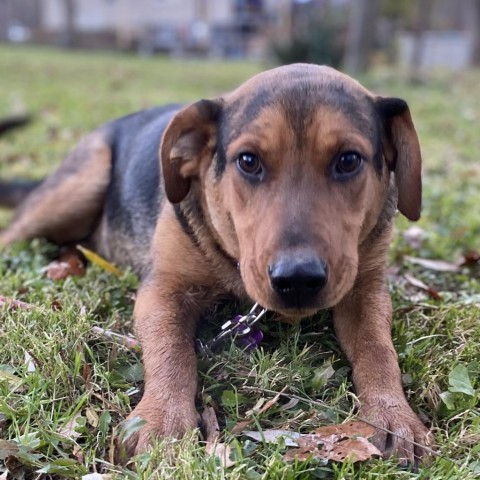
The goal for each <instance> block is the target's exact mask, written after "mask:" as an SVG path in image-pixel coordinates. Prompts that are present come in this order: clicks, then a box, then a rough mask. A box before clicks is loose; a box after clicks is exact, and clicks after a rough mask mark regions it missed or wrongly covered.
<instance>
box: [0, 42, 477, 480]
mask: <svg viewBox="0 0 480 480" xmlns="http://www.w3.org/2000/svg"><path fill="white" fill-rule="evenodd" d="M261 68H262V66H259V65H254V64H248V63H241V62H236V63H219V62H210V61H208V62H207V61H170V60H166V59H162V58H153V59H143V58H136V57H130V56H125V55H116V54H86V53H79V52H69V53H66V52H60V51H53V50H43V49H38V50H37V49H24V48H18V49H17V48H15V49H13V48H6V47H2V48H0V71H1V75H0V86H1V90H0V91H1V95H0V116H4V115H7V114H9V113H12V112H15V111H17V112H18V111H21V110H26V111H28V112H32V113H33V114H34V115H35V119H34V121H33V122H32V124H31V125H30V126H28V127H27V128H25V129H23V130H20V131H18V132H16V133H14V134H11V135H9V136H8V137H3V138H2V139H1V140H0V177H12V176H17V177H27V178H41V177H42V176H44V175H46V174H47V173H48V172H50V171H51V170H52V169H53V168H54V167H55V166H56V165H57V164H58V163H59V162H60V160H61V158H62V155H64V154H65V153H66V152H67V151H68V150H69V149H70V148H71V147H72V146H73V145H74V143H75V141H76V140H77V139H79V138H80V136H81V135H82V134H83V133H85V132H88V131H89V130H90V129H92V128H93V127H95V126H96V125H98V124H100V123H102V122H104V121H106V120H109V119H111V118H114V117H116V116H119V115H123V114H126V113H130V112H132V111H135V110H139V109H142V108H145V107H148V106H152V105H157V104H162V103H167V102H173V101H181V102H189V101H193V100H197V99H199V98H202V97H203V98H209V97H213V96H216V95H218V94H220V93H222V92H224V91H226V90H228V89H230V88H232V87H234V86H236V85H238V84H239V83H241V82H242V81H243V80H245V79H246V78H248V77H249V76H251V75H252V74H253V73H255V72H257V71H259V70H260V69H261ZM362 81H363V83H365V84H366V85H367V86H368V87H370V88H371V89H372V90H374V91H376V92H379V93H383V94H389V95H395V96H400V97H402V98H405V99H406V100H407V101H408V102H409V104H410V106H411V110H412V115H413V118H414V121H415V124H416V127H417V130H418V133H419V136H420V140H421V144H422V150H423V156H424V206H423V215H422V219H421V220H420V221H419V222H418V224H417V226H418V227H419V228H420V230H418V231H417V232H416V233H415V232H413V234H412V231H411V230H409V229H410V227H411V226H412V225H411V224H409V223H408V222H407V221H406V220H405V219H403V218H400V217H399V218H398V219H397V228H396V233H395V239H394V242H393V245H392V248H391V255H390V262H391V267H390V269H389V271H390V283H389V286H390V290H391V293H392V297H393V300H394V309H395V316H394V328H393V336H394V342H395V346H396V348H397V352H398V354H399V358H400V365H401V368H402V371H403V373H404V377H403V381H404V386H405V390H406V392H407V395H408V398H409V401H410V403H411V405H412V406H413V407H414V409H415V410H416V411H417V412H419V413H420V415H422V416H423V417H424V418H425V419H426V420H428V422H429V424H431V426H432V430H433V432H434V435H435V438H436V443H437V447H438V452H439V455H438V456H437V457H436V458H434V459H433V460H432V462H431V464H430V465H428V466H425V467H423V468H421V469H420V471H419V472H418V473H415V472H412V471H411V470H405V469H400V468H399V467H398V466H397V464H396V462H395V461H394V460H391V459H390V460H380V459H376V460H371V461H369V462H366V463H363V464H353V463H349V462H347V463H343V464H342V463H328V464H322V463H321V462H319V461H318V460H314V459H310V460H306V461H303V462H300V461H296V462H294V463H291V462H286V461H285V460H284V459H283V455H284V453H285V451H286V447H285V445H283V444H281V443H280V444H279V445H269V444H267V443H265V442H260V443H254V442H252V441H250V440H248V439H246V437H244V436H242V435H241V434H233V433H232V432H231V430H232V427H233V426H234V425H235V424H236V423H238V422H239V421H241V420H244V419H245V418H246V417H248V418H253V420H254V421H253V423H252V424H251V425H250V427H249V428H250V429H251V430H268V429H272V428H290V429H293V430H296V431H301V432H309V431H312V430H313V429H314V428H316V427H317V426H319V425H323V424H329V423H338V422H341V421H343V420H345V419H347V418H350V417H352V418H353V416H354V407H355V404H356V399H355V395H354V391H353V388H352V383H351V378H350V369H349V366H348V363H347V362H346V360H345V358H344V356H343V354H342V352H341V351H340V349H339V347H338V344H337V343H336V341H335V338H334V334H333V331H332V328H331V321H330V318H329V315H328V314H322V315H319V316H318V317H317V318H315V319H311V320H307V321H305V322H302V323H301V324H300V325H293V326H292V325H286V324H281V323H268V324H265V326H264V333H265V337H266V340H265V342H264V343H263V346H262V348H260V349H258V350H256V351H254V352H252V353H245V352H243V351H242V350H240V349H239V348H237V347H235V345H232V344H231V342H227V343H226V344H225V345H224V346H223V347H222V349H220V351H219V352H218V353H217V354H216V356H215V357H214V358H213V359H208V360H205V359H203V360H201V361H200V365H199V367H200V384H201V391H200V393H199V404H200V405H201V409H202V408H204V407H205V406H210V407H214V408H215V410H216V412H217V417H218V420H219V423H220V425H221V427H222V428H223V429H224V432H223V437H222V441H224V442H226V443H228V444H229V445H230V447H231V450H232V458H233V460H234V462H233V465H232V466H229V467H228V468H224V467H222V466H220V464H219V462H218V459H216V458H215V457H212V456H209V455H208V454H207V453H206V451H205V447H204V445H203V444H202V443H200V444H199V443H198V442H195V441H193V440H192V439H191V438H187V439H184V440H183V441H182V442H176V443H173V444H168V445H165V444H162V443H160V444H158V445H156V447H155V449H154V451H153V452H152V453H151V454H145V455H143V456H140V457H139V458H137V459H134V460H133V461H132V463H131V465H130V469H128V470H125V469H123V468H122V467H119V466H114V465H113V463H112V460H113V458H112V455H113V447H112V445H113V441H112V439H113V438H114V437H115V436H116V435H117V433H118V432H117V430H116V426H117V425H118V424H119V422H120V421H121V420H122V419H124V418H125V417H126V416H127V415H128V413H129V412H130V411H131V409H132V407H133V406H134V405H135V404H136V402H138V400H139V392H140V391H141V388H142V373H143V372H142V368H141V355H140V353H139V352H138V351H137V350H135V349H131V348H127V347H126V346H124V345H122V343H121V342H120V341H119V340H118V339H116V338H111V337H108V336H105V335H101V334H99V333H98V332H96V331H94V330H93V329H92V327H94V326H100V327H102V328H105V329H109V330H112V331H114V332H118V333H121V334H127V333H128V332H131V329H132V321H131V314H132V306H133V297H134V292H135V287H136V285H137V280H136V278H135V277H134V275H132V274H131V273H129V272H124V273H123V275H122V276H121V277H116V276H115V275H112V274H110V273H109V272H107V271H105V270H103V269H102V268H100V267H99V266H97V265H91V266H89V268H88V269H87V272H86V274H85V276H84V277H69V278H67V279H66V280H63V281H57V282H54V281H51V280H48V279H47V278H46V276H45V268H44V267H45V266H46V265H48V263H49V261H50V260H51V258H52V256H53V255H54V254H55V249H54V248H53V247H51V246H50V245H48V244H46V243H44V242H41V241H33V242H31V243H29V244H19V245H15V246H13V247H11V248H9V249H6V250H3V251H0V296H4V297H13V298H15V299H17V300H21V301H23V302H26V303H28V304H29V305H31V308H30V309H28V310H26V309H11V308H10V309H7V308H6V307H3V308H2V307H0V318H1V321H0V478H1V479H3V478H5V477H4V476H3V475H2V471H4V470H5V462H6V464H7V465H8V469H9V470H10V472H11V473H12V478H39V477H38V476H39V475H40V478H69V477H71V478H80V477H81V476H82V475H86V474H87V473H94V472H98V473H101V474H105V475H112V476H117V478H132V479H133V478H175V479H177V478H178V479H187V478H188V479H190V480H194V479H199V480H200V479H202V480H204V479H221V478H228V479H310V478H362V479H370V478H371V479H373V478H375V479H376V478H392V479H397V478H398V479H406V478H421V479H427V478H428V479H431V480H433V479H438V480H440V479H442V480H443V479H467V478H475V477H476V476H480V461H479V460H478V458H479V456H480V412H479V399H480V363H479V352H480V349H479V344H480V321H479V318H480V309H479V306H480V280H479V274H480V263H479V261H478V258H479V257H480V254H479V253H478V251H479V250H480V206H479V203H480V162H479V161H478V148H479V143H478V138H479V137H478V125H479V124H480V71H479V72H465V73H461V74H456V75H450V74H444V75H441V74H437V75H434V76H432V77H431V78H429V79H428V80H427V81H426V82H425V83H424V84H422V85H417V86H409V85H407V84H406V83H405V82H404V81H403V77H402V75H401V74H398V72H390V71H388V70H378V71H376V72H375V74H371V75H369V76H367V77H365V78H363V79H362ZM9 215H10V213H9V212H7V211H0V227H2V226H5V224H6V222H7V221H8V218H9ZM412 258H413V260H412ZM418 259H432V260H436V261H438V260H443V261H445V262H447V267H450V269H451V270H453V269H455V271H441V270H439V268H440V267H442V266H444V267H445V265H442V264H440V263H438V262H436V263H434V264H433V265H425V264H423V263H422V262H421V260H420V263H419V260H418ZM432 266H433V267H434V268H433V269H432V268H430V267H432ZM427 267H429V268H427ZM422 282H423V284H422ZM238 308H239V309H240V312H241V311H243V310H244V309H245V308H248V306H242V307H238ZM213 317H214V321H213V322H210V325H209V326H206V327H205V328H204V329H202V337H203V338H205V339H208V338H211V337H212V336H214V335H215V334H216V333H218V325H221V324H222V323H223V321H225V320H226V319H228V314H226V313H225V311H219V312H217V313H216V314H212V318H213ZM280 391H283V392H284V394H285V396H282V397H281V398H280V399H279V400H278V401H277V402H275V403H273V402H272V405H271V406H270V408H264V409H263V410H264V411H263V412H262V411H261V410H262V408H261V407H262V406H264V407H265V404H266V402H268V401H269V400H272V399H274V397H275V392H280ZM2 439H3V440H2ZM5 440H15V442H17V444H18V445H19V447H18V448H16V447H15V448H14V447H12V445H14V443H11V442H5ZM8 448H14V450H15V451H14V452H12V455H10V456H8V455H7V454H8V451H7V449H8ZM5 458H7V460H5ZM173 459H174V460H173ZM36 472H40V473H36ZM9 478H10V477H9ZM99 478H100V477H99ZM105 478H109V477H107V476H105Z"/></svg>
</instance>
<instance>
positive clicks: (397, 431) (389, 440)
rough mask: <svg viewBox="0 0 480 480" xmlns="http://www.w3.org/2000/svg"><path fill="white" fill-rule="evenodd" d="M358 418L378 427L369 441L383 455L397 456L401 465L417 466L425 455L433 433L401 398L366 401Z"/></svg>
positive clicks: (425, 457)
mask: <svg viewBox="0 0 480 480" xmlns="http://www.w3.org/2000/svg"><path fill="white" fill-rule="evenodd" d="M360 417H361V418H364V419H365V420H368V421H369V422H371V423H372V424H373V425H375V426H376V427H380V428H377V431H376V433H375V435H374V437H373V438H372V442H373V444H374V445H375V446H376V447H377V448H378V449H379V450H380V451H381V452H382V453H383V454H384V456H385V457H389V456H394V457H396V458H398V460H399V462H400V465H402V466H407V465H413V466H418V465H419V464H420V463H421V462H423V461H426V460H427V459H428V458H429V450H430V449H431V447H432V446H433V435H432V433H431V432H430V431H429V430H428V428H427V427H426V426H425V425H424V424H423V423H422V421H421V420H420V418H418V416H417V415H416V414H415V413H414V412H413V410H412V409H411V408H410V406H409V405H408V403H407V402H406V401H405V400H404V399H399V400H398V401H394V400H393V401H392V399H381V400H378V401H376V402H369V403H366V404H364V405H363V406H362V407H361V409H360ZM422 446H424V447H427V448H428V451H427V450H425V449H424V448H422Z"/></svg>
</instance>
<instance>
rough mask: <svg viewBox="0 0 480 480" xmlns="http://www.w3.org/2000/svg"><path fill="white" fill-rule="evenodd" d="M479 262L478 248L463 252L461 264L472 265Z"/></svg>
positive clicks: (479, 253)
mask: <svg viewBox="0 0 480 480" xmlns="http://www.w3.org/2000/svg"><path fill="white" fill-rule="evenodd" d="M479 263H480V252H479V251H478V250H469V251H468V252H465V253H464V254H463V262H462V265H465V266H467V267H473V266H475V265H478V264H479Z"/></svg>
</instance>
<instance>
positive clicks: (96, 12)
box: [0, 0, 480, 79]
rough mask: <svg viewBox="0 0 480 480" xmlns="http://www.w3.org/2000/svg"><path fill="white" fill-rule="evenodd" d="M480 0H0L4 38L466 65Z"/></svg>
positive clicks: (471, 61) (149, 51) (471, 59)
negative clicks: (453, 0)
mask: <svg viewBox="0 0 480 480" xmlns="http://www.w3.org/2000/svg"><path fill="white" fill-rule="evenodd" d="M479 31H480V1H479V0H457V1H455V2H452V1H451V0H402V1H399V0H135V1H132V0H0V41H2V42H9V43H16V44H19V43H20V44H22V43H23V44H24V43H29V44H42V45H55V46H59V47H63V48H81V49H110V50H111V49H114V50H120V51H129V52H135V53H137V54H138V55H156V54H167V55H171V56H174V57H192V56H200V57H208V58H216V59H219V58H235V59H238V58H241V59H261V60H268V61H274V62H276V63H290V62H293V61H309V62H316V63H326V64H330V65H333V66H336V67H343V68H344V69H346V70H348V71H350V72H351V73H358V72H362V71H365V70H366V69H367V68H368V67H369V66H371V65H372V64H378V63H385V64H390V65H401V66H405V67H408V68H409V69H410V70H411V76H412V78H413V79H415V78H416V77H417V76H418V74H419V70H422V69H431V68H448V69H453V70H460V69H464V68H467V67H470V66H472V65H478V64H480V34H479Z"/></svg>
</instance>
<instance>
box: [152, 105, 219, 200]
mask: <svg viewBox="0 0 480 480" xmlns="http://www.w3.org/2000/svg"><path fill="white" fill-rule="evenodd" d="M221 105H222V101H221V100H200V101H199V102H197V103H194V104H192V105H189V106H188V107H185V108H184V109H183V110H180V112H178V113H177V114H176V115H175V116H174V117H173V119H172V120H171V121H170V123H169V124H168V126H167V128H166V130H165V133H164V134H163V139H162V144H161V147H160V159H161V164H162V173H163V180H164V185H165V193H166V195H167V198H168V199H169V200H170V202H172V203H179V202H181V201H182V200H183V199H184V198H185V197H186V196H187V193H188V192H189V190H190V185H191V183H192V178H195V177H198V175H199V173H200V170H201V168H202V165H205V163H206V162H209V161H211V159H212V158H213V155H214V150H215V145H216V139H217V121H218V117H219V115H220V111H221Z"/></svg>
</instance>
